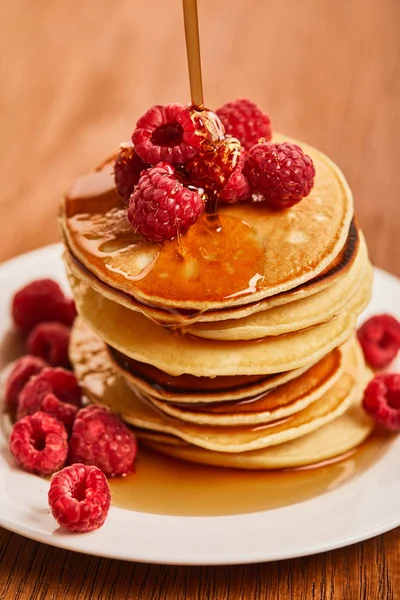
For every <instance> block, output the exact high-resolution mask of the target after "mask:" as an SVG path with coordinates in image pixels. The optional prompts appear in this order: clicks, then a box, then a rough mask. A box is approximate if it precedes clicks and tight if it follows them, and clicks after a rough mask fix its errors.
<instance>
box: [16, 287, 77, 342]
mask: <svg viewBox="0 0 400 600" xmlns="http://www.w3.org/2000/svg"><path fill="white" fill-rule="evenodd" d="M11 312H12V317H13V320H14V323H15V325H16V327H17V328H18V329H19V330H20V331H21V332H22V333H23V334H28V333H29V332H30V331H31V330H32V329H33V327H34V326H35V325H37V324H38V323H43V322H48V321H57V322H58V323H63V324H64V325H68V326H71V325H72V323H73V321H74V319H75V316H76V311H75V305H74V303H73V301H71V300H70V299H69V298H66V297H65V296H64V294H63V292H62V290H61V288H60V286H59V285H58V283H56V282H55V281H53V280H52V279H38V280H36V281H33V282H32V283H30V284H28V285H26V286H25V287H23V288H22V289H20V290H19V291H18V292H17V293H16V294H15V296H14V298H13V301H12V307H11Z"/></svg>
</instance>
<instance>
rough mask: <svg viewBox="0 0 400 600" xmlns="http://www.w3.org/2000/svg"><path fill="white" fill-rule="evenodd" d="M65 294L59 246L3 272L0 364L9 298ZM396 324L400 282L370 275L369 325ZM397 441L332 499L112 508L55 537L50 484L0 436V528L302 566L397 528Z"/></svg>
mask: <svg viewBox="0 0 400 600" xmlns="http://www.w3.org/2000/svg"><path fill="white" fill-rule="evenodd" d="M47 276H48V277H52V278H54V279H57V280H58V281H60V283H62V284H63V285H64V286H65V287H66V286H67V284H66V278H65V276H64V270H63V266H62V263H61V246H60V245H54V246H49V247H46V248H43V249H40V250H37V251H35V252H31V253H30V254H26V255H24V256H21V257H19V258H16V259H14V260H12V261H10V262H8V263H6V264H4V265H2V266H1V267H0V339H1V340H2V345H1V346H0V359H1V360H2V361H3V362H4V359H5V358H8V355H9V349H8V348H7V331H8V330H9V328H10V319H9V306H10V298H11V296H12V294H13V293H14V292H15V291H16V290H17V289H18V288H19V287H21V286H22V285H23V284H25V283H27V282H29V281H30V280H32V279H35V278H39V277H47ZM379 312H389V313H391V314H394V315H396V316H397V317H398V318H400V282H399V280H398V279H396V278H394V277H392V276H391V275H389V274H387V273H385V272H384V271H380V270H378V269H377V270H376V271H375V284H374V293H373V299H372V302H371V304H370V306H369V308H368V311H367V313H368V315H370V314H374V313H375V314H376V313H379ZM10 358H11V357H10ZM399 454H400V437H399V438H397V439H396V440H395V442H394V443H393V444H391V445H390V446H389V449H388V451H387V452H386V453H385V454H384V455H383V456H382V458H381V459H379V460H378V461H377V462H376V463H375V464H374V465H373V466H372V467H370V468H369V469H368V470H367V471H365V472H364V473H362V474H361V475H359V476H358V477H357V478H355V479H353V480H350V481H349V482H348V483H345V484H344V485H342V486H341V487H338V488H336V489H335V490H334V491H332V492H329V493H326V494H324V495H322V496H319V497H316V498H314V499H312V500H307V501H305V502H301V503H298V504H294V505H291V506H286V507H284V508H279V509H275V510H270V511H263V512H258V513H252V514H244V515H237V516H236V515H235V516H226V517H175V516H164V515H155V514H146V513H141V512H135V511H128V510H123V509H119V508H111V510H110V514H109V518H108V520H107V522H106V524H105V525H104V527H103V528H102V529H100V530H99V531H96V532H93V533H89V534H84V535H79V534H70V533H67V532H64V531H61V530H60V529H58V527H57V524H56V523H55V521H54V519H53V518H52V516H51V514H50V512H49V509H48V505H47V491H48V486H49V483H48V481H47V480H43V479H41V478H40V477H36V476H34V475H30V474H28V473H25V472H23V471H22V470H20V469H18V468H16V466H15V465H14V462H13V460H12V457H11V456H10V454H9V453H8V450H7V440H6V437H5V435H4V434H3V433H1V431H0V525H2V526H3V527H5V528H7V529H9V530H11V531H15V532H17V533H20V534H21V535H24V536H26V537H29V538H32V539H34V540H38V541H40V542H44V543H45V544H50V545H53V546H58V547H60V548H67V549H69V550H75V551H78V552H85V553H87V554H94V555H98V556H106V557H110V558H118V559H124V560H135V561H143V562H153V563H167V564H190V565H195V564H197V565H200V564H208V565H211V564H234V563H250V562H261V561H270V560H278V559H285V558H292V557H296V556H305V555H307V554H314V553H316V552H323V551H325V550H332V549H334V548H339V547H341V546H346V545H348V544H353V543H354V542H359V541H361V540H365V539H367V538H370V537H373V536H375V535H378V534H380V533H383V532H385V531H388V530H389V529H393V528H394V527H396V526H397V525H399V524H400V469H399V467H398V464H399Z"/></svg>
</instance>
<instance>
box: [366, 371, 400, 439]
mask: <svg viewBox="0 0 400 600" xmlns="http://www.w3.org/2000/svg"><path fill="white" fill-rule="evenodd" d="M363 407H364V410H365V411H366V412H367V413H368V414H369V415H371V417H372V418H373V419H375V421H376V422H377V423H379V424H380V425H383V427H385V428H386V429H389V430H390V431H400V375H399V374H397V373H380V374H379V375H376V376H375V377H374V379H373V380H372V381H370V382H369V384H368V386H367V389H366V390H365V392H364V399H363Z"/></svg>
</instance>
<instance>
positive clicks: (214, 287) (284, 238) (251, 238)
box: [61, 136, 353, 310]
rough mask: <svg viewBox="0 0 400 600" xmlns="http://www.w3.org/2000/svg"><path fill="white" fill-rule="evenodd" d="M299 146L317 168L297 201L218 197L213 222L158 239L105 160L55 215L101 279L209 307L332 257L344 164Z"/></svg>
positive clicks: (344, 200) (278, 287)
mask: <svg viewBox="0 0 400 600" xmlns="http://www.w3.org/2000/svg"><path fill="white" fill-rule="evenodd" d="M284 140H288V138H285V137H283V136H277V137H276V139H275V141H284ZM302 146H303V149H304V151H305V152H306V153H307V154H309V155H310V156H311V158H312V159H313V162H314V165H315V169H316V177H315V183H314V188H313V190H312V192H311V194H310V195H309V196H308V197H307V198H304V199H303V200H302V202H301V203H299V204H297V205H296V206H294V207H292V208H290V209H288V210H284V211H274V210H270V209H269V208H267V206H266V205H265V204H264V203H262V202H255V203H237V204H234V205H226V206H221V207H220V209H219V220H220V225H221V227H220V229H219V230H218V231H217V230H212V228H211V226H210V224H209V223H208V222H207V219H206V217H205V216H204V217H202V218H200V219H199V220H198V221H197V222H196V223H195V224H194V225H193V226H192V227H191V228H190V230H189V231H188V233H187V234H185V235H184V236H182V238H181V240H174V241H172V242H167V243H164V244H162V245H159V244H154V243H149V242H144V241H143V240H142V239H140V238H139V236H137V235H136V234H135V233H134V232H133V231H132V229H131V227H130V226H129V224H128V222H127V219H126V207H125V206H123V204H122V201H121V199H120V198H119V196H118V194H117V193H116V191H115V189H114V185H113V181H112V172H111V170H112V169H111V168H110V167H109V166H106V167H105V168H103V169H102V170H100V171H96V172H94V173H92V174H89V175H88V176H86V177H85V178H82V179H81V180H80V181H78V182H77V183H76V184H75V185H74V186H73V187H72V189H71V190H70V192H69V194H68V195H67V198H66V201H65V204H64V208H63V210H62V214H61V224H62V228H63V232H64V236H65V239H66V243H67V246H68V248H69V250H70V252H71V253H72V254H73V255H74V256H75V257H76V258H77V259H78V260H79V261H80V262H81V263H82V264H83V266H84V267H86V268H87V269H88V270H89V271H90V272H91V273H93V274H94V275H95V276H96V277H98V278H99V279H100V280H101V281H103V282H105V283H106V284H108V285H109V286H111V287H112V288H115V289H117V290H119V291H121V292H124V293H126V294H128V295H130V296H132V297H134V298H135V299H137V300H139V301H140V302H143V303H147V304H150V305H153V306H158V307H161V308H165V307H167V308H168V309H171V308H172V309H173V308H178V309H184V310H214V309H219V308H226V307H227V306H236V305H244V304H246V303H247V302H252V303H254V302H258V301H260V300H262V299H264V298H267V297H270V296H275V295H277V294H280V293H282V292H285V291H287V290H291V289H293V288H295V287H297V286H299V285H301V284H303V283H305V282H307V281H310V280H312V279H313V278H315V277H316V276H317V275H319V274H320V273H322V272H323V271H324V270H325V269H326V268H327V267H328V266H329V265H330V264H331V263H332V262H333V261H334V259H335V258H336V257H337V255H338V254H339V253H340V251H341V250H342V249H343V247H344V245H345V242H346V239H347V237H348V233H349V228H350V223H351V220H352V217H353V200H352V195H351V191H350V189H349V187H348V185H347V182H346V180H345V178H344V176H343V174H342V173H341V171H340V170H339V169H338V167H337V166H336V165H334V163H333V162H332V161H330V160H329V159H328V158H327V157H326V156H325V155H323V154H322V153H321V152H319V151H317V150H315V149H313V148H311V147H309V146H307V145H305V144H302ZM305 256H306V257H307V260H306V261H305V260H304V258H305Z"/></svg>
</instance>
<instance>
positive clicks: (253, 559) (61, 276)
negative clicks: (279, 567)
mask: <svg viewBox="0 0 400 600" xmlns="http://www.w3.org/2000/svg"><path fill="white" fill-rule="evenodd" d="M62 249H63V247H62V244H61V243H55V244H51V245H48V246H44V247H41V248H37V249H35V250H33V251H31V252H26V253H24V254H22V255H19V256H16V257H14V258H11V259H10V260H8V261H6V262H4V263H2V264H0V281H1V280H3V279H5V281H4V285H3V286H2V288H1V292H0V312H1V311H3V312H4V309H5V299H6V298H7V299H8V301H9V298H10V296H11V294H12V292H13V290H12V289H11V288H14V289H17V288H18V287H19V286H21V285H22V284H23V281H24V280H25V281H28V280H31V279H33V278H35V277H39V276H43V275H41V274H38V273H36V272H35V268H33V269H32V270H29V269H28V271H29V275H28V276H27V277H25V276H24V277H21V274H20V273H19V271H18V270H21V267H22V266H23V265H24V264H26V262H29V263H32V265H34V267H35V265H36V266H37V263H38V262H39V263H40V265H41V268H40V269H39V270H40V271H43V272H46V271H48V273H49V276H51V277H53V278H57V280H59V281H60V283H63V284H64V285H65V283H66V277H65V273H64V270H63V269H61V270H60V272H58V271H57V270H56V268H55V267H56V266H58V265H61V264H62V263H61V254H62ZM46 259H47V260H46ZM14 270H15V271H16V272H18V273H19V274H18V275H17V276H16V277H15V278H14V277H13V276H12V271H14ZM36 270H37V269H36ZM374 270H375V273H376V276H377V278H378V279H381V280H382V281H384V282H386V284H387V285H389V286H390V287H392V286H395V287H396V288H397V289H398V293H399V295H400V279H398V278H397V277H396V276H395V275H392V274H391V273H388V272H387V271H384V270H383V269H380V268H376V267H375V269H374ZM10 274H11V277H10V276H9V275H10ZM15 284H16V285H15ZM386 284H385V285H386ZM375 291H376V290H375ZM7 329H8V324H7V323H5V324H1V327H0V335H1V337H2V336H3V334H4V332H5V331H6V330H7ZM0 442H2V445H3V446H4V444H7V440H6V439H5V437H4V436H3V434H2V433H1V431H0ZM396 448H397V453H398V451H399V448H400V436H399V437H398V438H397V439H395V440H394V441H393V442H392V444H391V445H390V447H389V449H388V450H387V452H386V453H385V454H384V455H383V456H382V457H381V458H380V459H379V460H378V461H377V463H375V464H374V465H373V466H372V467H371V468H370V469H368V470H367V471H366V472H365V473H361V474H360V475H359V476H357V477H356V478H354V479H352V480H350V481H349V482H347V483H345V484H344V485H343V486H340V487H339V488H337V489H336V490H334V491H332V492H330V493H327V494H322V495H321V496H317V497H315V498H312V499H310V500H306V501H303V502H300V503H298V504H293V505H289V506H288V507H282V508H278V509H273V510H269V511H260V512H256V513H248V514H245V515H229V516H228V515H227V516H222V517H176V516H174V517H173V516H169V515H152V514H149V513H139V512H136V511H129V510H125V509H121V508H118V507H112V508H111V510H110V516H109V518H108V520H107V523H106V525H105V527H104V528H102V529H100V530H98V531H95V532H92V533H90V534H84V535H83V536H82V535H79V534H78V535H77V534H71V533H66V534H63V535H54V531H55V530H56V529H57V528H56V523H55V522H53V530H52V531H50V532H47V533H43V532H41V531H40V530H37V529H36V530H35V529H33V528H29V527H27V526H26V525H24V524H23V523H22V524H21V523H18V522H15V520H12V519H10V518H8V517H7V516H6V515H5V514H3V511H0V526H2V527H4V528H5V529H7V530H9V531H12V532H14V533H17V534H19V535H22V536H24V537H27V538H29V539H32V540H34V541H37V542H41V543H45V544H47V545H50V546H53V547H58V548H63V549H66V550H71V551H74V552H80V553H84V554H88V555H93V556H100V557H104V558H112V559H118V560H126V561H137V562H143V563H153V564H168V565H186V566H189V565H193V566H194V565H197V566H205V565H233V564H249V563H258V562H270V561H275V560H283V559H289V558H298V557H302V556H309V555H312V554H315V553H320V552H326V551H329V550H334V549H338V548H342V547H345V546H348V545H351V544H354V543H357V542H361V541H364V540H367V539H370V538H372V537H375V536H377V535H380V534H382V533H386V532H387V531H390V530H391V529H394V528H395V527H397V526H399V525H400V501H399V503H398V505H396V506H395V510H396V518H393V515H392V516H388V517H387V519H385V518H383V519H382V518H381V520H380V521H379V522H377V523H375V524H373V525H371V526H370V527H369V528H367V527H364V528H363V529H362V530H360V531H359V532H358V533H350V534H349V535H348V536H342V537H341V538H340V539H336V538H333V539H331V540H327V541H325V542H324V543H322V542H321V541H319V542H318V541H317V542H316V543H315V544H314V545H313V544H312V543H308V544H306V545H305V547H304V548H303V549H301V548H300V547H299V548H297V549H295V550H294V551H293V552H289V553H288V551H287V550H285V549H283V550H279V549H278V550H277V551H275V552H274V551H271V548H269V547H268V546H267V547H266V548H265V553H263V550H262V549H261V550H260V548H259V547H258V549H257V550H256V551H254V552H251V551H249V550H248V549H247V550H246V551H243V552H242V553H241V554H240V556H239V555H238V552H237V551H236V550H233V551H232V549H229V555H225V556H223V555H221V551H219V554H218V551H215V550H213V549H212V548H211V549H210V552H209V554H207V556H202V555H201V553H200V554H199V555H194V554H192V556H190V555H189V556H188V555H187V554H181V556H179V552H178V551H177V548H176V549H175V555H174V557H172V558H169V557H168V556H166V555H165V551H163V550H162V549H161V551H159V548H158V546H157V547H156V548H155V550H154V549H153V552H149V551H148V550H147V552H146V550H144V551H143V552H140V551H138V550H137V549H136V550H135V548H134V547H133V551H131V552H129V551H127V547H124V548H123V549H122V550H121V551H118V550H116V549H115V547H114V548H113V550H111V551H110V550H108V549H107V547H106V546H103V545H101V544H100V543H96V541H94V543H92V541H91V540H96V537H97V538H98V541H101V540H102V539H103V538H107V533H110V532H111V531H112V527H113V524H112V521H113V520H114V522H115V523H117V524H118V527H120V526H121V523H122V522H123V520H124V519H127V518H128V520H132V522H133V523H135V520H137V519H141V520H144V521H149V522H150V524H151V522H152V521H153V522H154V523H156V525H159V524H160V523H161V522H164V524H166V523H167V524H168V523H169V525H168V527H170V526H171V524H172V525H173V527H175V526H176V523H177V522H178V523H182V521H191V523H192V525H193V524H194V523H196V522H197V523H198V522H201V524H202V525H201V526H202V527H203V525H204V523H205V522H206V521H210V520H211V521H213V524H211V525H210V526H211V527H213V525H214V526H216V525H217V524H218V523H219V524H221V523H222V522H224V523H225V524H227V523H232V522H233V521H235V522H236V523H240V522H241V521H243V523H244V525H245V526H246V524H247V526H254V523H257V521H259V526H260V527H261V526H262V522H263V521H265V522H268V520H271V519H270V518H269V517H270V516H271V515H272V514H274V515H276V514H277V513H279V512H282V511H286V513H287V514H289V513H291V512H293V511H295V512H296V510H297V511H299V509H298V507H301V506H303V508H304V506H307V505H308V507H309V508H311V509H312V508H313V507H314V510H315V508H316V507H319V506H324V504H326V503H328V505H329V504H332V503H333V504H334V502H335V499H336V500H337V497H338V496H339V500H340V495H341V492H342V491H343V490H349V488H350V490H351V489H352V488H354V487H355V488H357V487H360V486H361V488H362V487H363V485H367V483H368V479H370V475H371V472H372V471H375V470H377V469H378V466H379V465H382V462H383V461H384V460H385V457H386V462H387V461H388V457H387V455H390V454H393V453H395V452H396ZM4 465H6V468H5V467H4ZM7 468H8V469H9V471H10V472H16V473H18V474H19V479H23V478H28V477H29V478H34V479H35V480H38V481H39V482H44V481H46V480H43V479H41V478H39V477H37V476H34V475H30V474H27V473H23V472H21V471H20V470H19V469H17V468H13V467H11V466H10V465H8V467H7V461H6V460H5V459H4V457H3V456H1V457H0V507H4V506H6V505H5V504H4V501H3V500H2V494H3V493H4V491H3V492H2V485H1V484H2V483H4V481H2V479H3V480H4V472H6V474H7V473H8V471H7ZM383 471H384V469H383ZM11 479H12V477H11ZM46 483H47V484H48V482H46ZM396 483H398V487H399V491H400V477H399V481H398V482H396ZM36 487H37V486H36ZM367 487H368V485H367ZM384 487H385V486H384ZM46 507H47V504H46ZM47 510H48V507H47ZM301 510H302V509H300V512H301ZM392 510H393V509H392ZM48 512H50V511H49V510H48ZM127 514H128V515H130V516H129V517H127ZM267 515H269V517H268V516H267ZM385 515H386V513H385ZM385 515H384V517H385ZM132 516H133V517H132ZM110 519H111V523H110ZM120 521H121V523H120ZM260 522H261V525H260ZM168 527H167V529H168ZM217 529H218V527H217ZM214 530H215V527H214ZM223 530H224V527H222V531H223ZM102 532H103V534H102ZM104 532H105V534H104ZM199 533H201V530H199ZM233 537H234V536H233ZM82 540H83V543H81V541H82ZM85 540H87V541H86V542H85ZM211 545H212V544H211ZM203 554H204V552H203Z"/></svg>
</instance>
